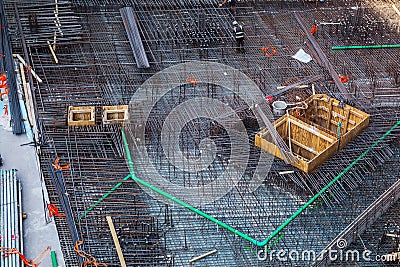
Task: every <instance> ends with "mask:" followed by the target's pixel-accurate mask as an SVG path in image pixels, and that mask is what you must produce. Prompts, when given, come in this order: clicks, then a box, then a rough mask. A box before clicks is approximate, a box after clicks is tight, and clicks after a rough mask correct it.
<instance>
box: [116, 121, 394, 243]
mask: <svg viewBox="0 0 400 267" xmlns="http://www.w3.org/2000/svg"><path fill="white" fill-rule="evenodd" d="M399 125H400V121H398V122H397V123H396V124H395V125H394V126H393V127H392V128H390V130H388V131H387V132H386V133H385V134H383V135H382V136H381V137H380V138H379V139H378V140H377V141H376V142H375V143H374V144H372V145H371V146H370V147H369V148H368V149H367V150H365V151H364V152H363V153H362V154H361V155H360V156H359V157H358V158H357V159H356V160H354V161H353V162H352V163H350V164H349V165H348V166H347V167H346V168H345V169H344V170H343V171H342V172H340V173H339V174H338V175H337V176H336V177H335V178H334V179H333V180H332V181H331V182H330V183H329V184H327V185H326V186H325V187H324V188H322V189H321V191H319V192H318V193H317V194H316V195H315V196H314V197H312V198H311V199H310V200H309V201H308V202H307V203H306V204H304V205H303V206H302V207H301V208H299V209H298V210H297V211H296V212H295V213H294V214H293V215H292V216H290V218H289V219H287V220H286V221H285V222H284V223H283V224H282V225H280V226H279V227H278V228H276V230H275V231H274V232H272V233H271V234H270V235H269V236H268V237H267V238H266V239H264V240H263V241H257V240H255V239H253V238H251V237H250V236H248V235H246V234H244V233H242V232H240V231H239V230H236V229H234V228H233V227H231V226H229V225H227V224H225V223H224V222H221V221H219V220H217V219H215V218H214V217H212V216H210V215H208V214H206V213H204V212H202V211H201V210H198V209H196V208H195V207H193V206H191V205H189V204H187V203H185V202H183V201H182V200H180V199H177V198H176V197H174V196H172V195H170V194H168V193H166V192H164V191H162V190H161V189H159V188H157V187H155V186H153V185H151V184H149V183H147V182H145V181H143V180H141V179H139V178H138V177H136V175H135V172H134V168H133V161H132V158H131V154H130V151H129V146H128V142H127V139H126V135H125V132H124V130H122V139H123V142H124V147H125V154H126V157H127V160H128V167H129V171H130V173H131V177H132V179H133V180H134V181H136V182H137V183H139V184H141V185H143V186H146V187H147V188H149V189H151V190H153V191H154V192H156V193H158V194H160V195H162V196H164V197H166V198H168V199H170V200H172V201H174V202H175V203H177V204H179V205H181V206H182V207H184V208H186V209H188V210H191V211H193V212H195V213H196V214H198V215H200V216H202V217H204V218H206V219H208V220H210V221H212V222H214V223H215V224H217V225H219V226H221V227H223V228H224V229H226V230H229V231H230V232H232V233H234V234H236V235H238V236H240V237H241V238H243V239H245V240H247V241H250V242H251V243H253V244H254V245H256V246H260V247H262V246H265V245H266V244H268V243H269V242H270V241H271V240H272V239H273V238H274V237H275V236H277V235H278V234H279V233H280V232H281V231H282V230H283V229H284V228H285V227H286V226H288V225H289V224H290V223H291V222H292V221H293V220H294V219H295V218H296V217H297V216H299V215H300V214H301V213H302V212H303V211H304V210H305V209H307V208H308V207H309V206H310V205H311V204H312V203H314V202H315V200H317V199H318V198H319V197H320V196H321V195H322V194H323V193H325V192H326V191H327V190H328V189H329V188H330V187H331V186H332V185H333V184H335V183H336V182H337V181H338V180H339V179H340V178H341V177H342V176H343V175H344V174H345V173H346V172H348V171H349V170H350V169H351V168H352V167H353V166H354V165H355V164H356V163H357V162H358V161H360V160H361V159H362V158H364V157H365V156H366V155H367V154H368V153H369V152H370V151H371V149H373V148H374V147H376V146H377V145H378V144H379V143H380V142H381V141H382V140H383V139H385V138H386V137H387V136H388V135H389V134H390V133H391V132H392V131H393V130H394V129H396V128H397V127H398V126H399Z"/></svg>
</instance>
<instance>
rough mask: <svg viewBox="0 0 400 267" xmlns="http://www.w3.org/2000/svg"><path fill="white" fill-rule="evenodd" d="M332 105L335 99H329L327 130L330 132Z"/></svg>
mask: <svg viewBox="0 0 400 267" xmlns="http://www.w3.org/2000/svg"><path fill="white" fill-rule="evenodd" d="M332 103H333V98H331V99H329V108H328V120H327V121H326V129H328V130H329V126H331V118H332Z"/></svg>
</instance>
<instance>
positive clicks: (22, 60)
mask: <svg viewBox="0 0 400 267" xmlns="http://www.w3.org/2000/svg"><path fill="white" fill-rule="evenodd" d="M13 57H16V58H18V59H19V61H21V63H22V64H23V65H24V66H25V67H28V64H26V62H25V60H24V59H23V58H22V57H21V56H20V55H19V54H13ZM31 73H32V76H33V77H34V78H35V79H36V80H37V81H38V82H39V83H42V82H43V81H42V79H40V77H39V76H38V75H37V74H36V72H35V71H34V70H33V69H31Z"/></svg>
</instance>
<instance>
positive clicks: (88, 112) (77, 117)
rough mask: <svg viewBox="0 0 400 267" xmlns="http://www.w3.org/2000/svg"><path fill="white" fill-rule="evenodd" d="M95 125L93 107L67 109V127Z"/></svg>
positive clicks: (71, 107) (70, 107)
mask: <svg viewBox="0 0 400 267" xmlns="http://www.w3.org/2000/svg"><path fill="white" fill-rule="evenodd" d="M86 125H95V107H94V106H80V107H76V106H75V107H74V106H69V107H68V126H86Z"/></svg>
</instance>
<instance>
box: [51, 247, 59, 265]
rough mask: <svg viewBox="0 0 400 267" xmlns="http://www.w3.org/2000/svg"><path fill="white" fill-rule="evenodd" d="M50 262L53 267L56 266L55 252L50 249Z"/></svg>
mask: <svg viewBox="0 0 400 267" xmlns="http://www.w3.org/2000/svg"><path fill="white" fill-rule="evenodd" d="M51 263H52V265H53V267H58V263H57V257H56V252H55V251H54V250H52V251H51Z"/></svg>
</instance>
